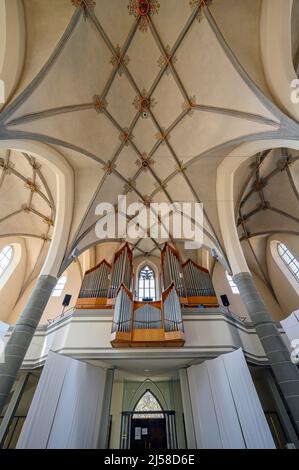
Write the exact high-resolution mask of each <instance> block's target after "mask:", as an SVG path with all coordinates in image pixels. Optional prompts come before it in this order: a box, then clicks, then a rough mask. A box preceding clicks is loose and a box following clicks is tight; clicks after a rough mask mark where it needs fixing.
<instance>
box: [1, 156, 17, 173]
mask: <svg viewBox="0 0 299 470" xmlns="http://www.w3.org/2000/svg"><path fill="white" fill-rule="evenodd" d="M14 167H15V165H14V164H13V163H10V162H7V161H4V159H1V160H0V168H3V172H4V173H5V174H6V175H11V172H12V170H13V169H14Z"/></svg>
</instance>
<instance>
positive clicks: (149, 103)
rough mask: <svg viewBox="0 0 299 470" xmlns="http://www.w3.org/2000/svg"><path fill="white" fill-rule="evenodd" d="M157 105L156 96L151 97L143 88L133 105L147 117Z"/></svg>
mask: <svg viewBox="0 0 299 470" xmlns="http://www.w3.org/2000/svg"><path fill="white" fill-rule="evenodd" d="M155 105H156V100H155V98H152V97H150V95H149V93H148V92H147V91H146V90H144V89H143V90H142V92H141V96H136V97H135V99H134V101H133V106H134V108H135V109H137V111H139V112H140V113H141V116H142V117H143V118H144V119H146V118H147V117H148V116H149V110H150V109H151V108H153V107H154V106H155Z"/></svg>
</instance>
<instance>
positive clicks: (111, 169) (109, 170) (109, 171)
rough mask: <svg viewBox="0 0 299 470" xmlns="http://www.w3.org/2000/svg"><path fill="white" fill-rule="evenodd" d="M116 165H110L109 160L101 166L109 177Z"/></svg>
mask: <svg viewBox="0 0 299 470" xmlns="http://www.w3.org/2000/svg"><path fill="white" fill-rule="evenodd" d="M115 168H116V165H115V164H114V163H112V162H111V161H110V160H108V161H107V163H106V165H104V166H103V170H104V171H105V172H107V173H108V175H111V174H112V173H113V171H114V170H115Z"/></svg>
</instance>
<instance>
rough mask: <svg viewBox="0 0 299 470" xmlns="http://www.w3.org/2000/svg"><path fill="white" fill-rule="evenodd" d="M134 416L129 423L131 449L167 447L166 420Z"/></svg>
mask: <svg viewBox="0 0 299 470" xmlns="http://www.w3.org/2000/svg"><path fill="white" fill-rule="evenodd" d="M154 416H155V415H153V417H151V418H145V419H144V418H136V417H135V416H134V417H132V423H131V439H130V442H131V445H130V448H131V449H146V450H151V449H162V450H163V449H167V436H166V420H165V417H164V418H155V417H154Z"/></svg>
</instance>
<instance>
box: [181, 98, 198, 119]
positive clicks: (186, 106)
mask: <svg viewBox="0 0 299 470" xmlns="http://www.w3.org/2000/svg"><path fill="white" fill-rule="evenodd" d="M195 106H196V96H191V97H190V98H189V100H188V101H185V102H184V103H183V106H182V109H183V111H185V112H187V114H188V115H189V116H192V114H193V112H194V108H195Z"/></svg>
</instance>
